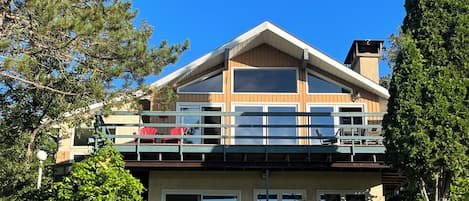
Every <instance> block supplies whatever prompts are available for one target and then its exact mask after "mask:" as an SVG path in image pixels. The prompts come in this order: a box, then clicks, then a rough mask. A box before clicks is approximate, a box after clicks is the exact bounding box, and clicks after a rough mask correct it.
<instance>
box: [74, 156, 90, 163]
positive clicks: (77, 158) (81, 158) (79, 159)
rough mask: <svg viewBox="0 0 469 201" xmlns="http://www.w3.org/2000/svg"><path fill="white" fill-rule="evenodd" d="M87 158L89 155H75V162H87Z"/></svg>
mask: <svg viewBox="0 0 469 201" xmlns="http://www.w3.org/2000/svg"><path fill="white" fill-rule="evenodd" d="M87 157H88V155H73V161H74V162H80V161H82V160H85V159H86V158H87Z"/></svg>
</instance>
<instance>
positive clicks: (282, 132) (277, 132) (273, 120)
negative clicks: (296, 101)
mask: <svg viewBox="0 0 469 201" xmlns="http://www.w3.org/2000/svg"><path fill="white" fill-rule="evenodd" d="M268 111H269V112H295V111H296V108H295V107H269V108H268ZM267 119H268V120H267V123H268V124H269V125H296V117H295V116H268V117H267ZM296 130H297V129H296V128H268V129H267V132H268V133H267V136H269V137H270V136H292V137H295V136H296ZM296 142H297V140H296V139H269V144H296Z"/></svg>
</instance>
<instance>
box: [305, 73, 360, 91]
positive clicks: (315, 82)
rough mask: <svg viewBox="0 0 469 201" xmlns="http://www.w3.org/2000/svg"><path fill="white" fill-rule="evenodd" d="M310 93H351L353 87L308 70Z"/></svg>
mask: <svg viewBox="0 0 469 201" xmlns="http://www.w3.org/2000/svg"><path fill="white" fill-rule="evenodd" d="M308 93H351V89H350V88H347V87H344V86H341V85H340V84H338V83H336V82H333V81H330V80H327V79H326V78H323V77H322V76H319V75H317V74H313V73H310V72H308Z"/></svg>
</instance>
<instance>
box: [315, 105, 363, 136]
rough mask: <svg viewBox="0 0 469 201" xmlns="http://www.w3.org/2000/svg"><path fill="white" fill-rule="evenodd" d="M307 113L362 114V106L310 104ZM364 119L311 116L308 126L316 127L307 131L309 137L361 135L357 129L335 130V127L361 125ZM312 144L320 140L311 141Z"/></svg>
mask: <svg viewBox="0 0 469 201" xmlns="http://www.w3.org/2000/svg"><path fill="white" fill-rule="evenodd" d="M308 109H309V112H319V113H331V112H363V105H362V104H344V105H316V104H311V105H309V107H308ZM363 118H364V117H353V116H343V115H341V116H340V117H339V116H332V115H327V116H322V115H318V116H311V118H310V120H309V121H310V122H309V123H310V124H312V125H318V126H317V127H312V128H311V130H309V133H310V135H311V136H318V135H319V134H320V135H321V136H336V135H352V134H354V135H359V133H361V132H360V131H361V130H360V129H359V128H355V129H351V128H340V129H339V128H337V127H336V126H335V125H350V124H352V122H353V124H354V125H363V122H364V119H363ZM311 143H312V144H318V143H320V140H312V141H311Z"/></svg>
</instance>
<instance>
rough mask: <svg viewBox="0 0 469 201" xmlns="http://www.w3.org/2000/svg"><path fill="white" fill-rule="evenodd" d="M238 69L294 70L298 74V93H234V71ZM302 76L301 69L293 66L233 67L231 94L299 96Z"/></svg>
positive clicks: (296, 81)
mask: <svg viewBox="0 0 469 201" xmlns="http://www.w3.org/2000/svg"><path fill="white" fill-rule="evenodd" d="M237 69H241V70H257V69H260V70H265V69H268V70H284V69H292V70H295V72H296V80H295V83H296V92H295V93H290V92H286V93H284V92H235V91H234V80H235V77H234V71H235V70H237ZM299 76H300V74H299V69H298V67H291V66H285V67H254V66H247V67H232V68H231V80H230V84H231V93H232V94H256V95H298V94H299V93H300V86H299V83H298V82H299V79H300V77H299Z"/></svg>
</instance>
